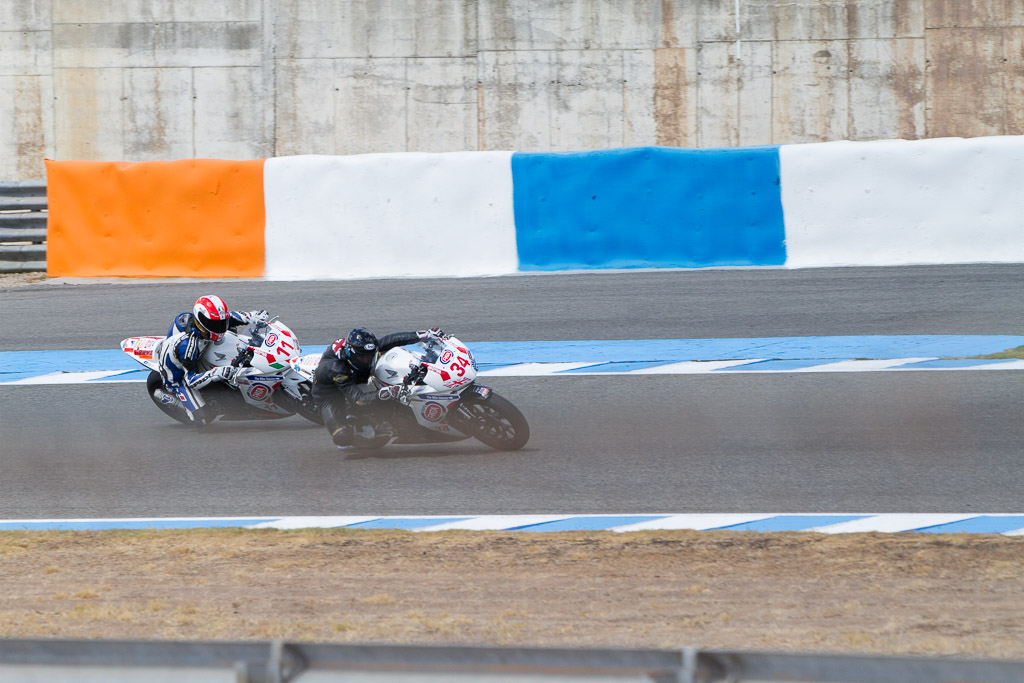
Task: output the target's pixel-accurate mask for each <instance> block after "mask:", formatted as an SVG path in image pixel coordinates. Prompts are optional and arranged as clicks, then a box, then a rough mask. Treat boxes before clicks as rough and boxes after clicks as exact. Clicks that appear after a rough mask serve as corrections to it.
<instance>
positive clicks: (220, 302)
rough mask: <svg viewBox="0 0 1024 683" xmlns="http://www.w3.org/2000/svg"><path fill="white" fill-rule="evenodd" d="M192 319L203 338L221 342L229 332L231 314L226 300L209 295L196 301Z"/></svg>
mask: <svg viewBox="0 0 1024 683" xmlns="http://www.w3.org/2000/svg"><path fill="white" fill-rule="evenodd" d="M192 317H193V319H194V320H195V323H196V329H198V330H199V334H200V335H201V336H203V337H205V338H207V339H212V340H213V341H220V339H221V337H223V336H224V333H225V332H227V331H228V322H230V320H231V312H230V311H229V310H228V306H227V304H225V303H224V299H221V298H220V297H219V296H213V295H212V294H209V295H206V296H201V297H199V298H198V299H196V305H195V306H193V307H192Z"/></svg>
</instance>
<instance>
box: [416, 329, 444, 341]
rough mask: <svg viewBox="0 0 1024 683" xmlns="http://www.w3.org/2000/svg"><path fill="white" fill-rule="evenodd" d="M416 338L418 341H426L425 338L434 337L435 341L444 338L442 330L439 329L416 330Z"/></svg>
mask: <svg viewBox="0 0 1024 683" xmlns="http://www.w3.org/2000/svg"><path fill="white" fill-rule="evenodd" d="M416 336H417V337H419V338H420V339H426V338H427V337H434V338H436V339H443V338H444V330H442V329H441V328H440V327H431V328H430V329H429V330H416Z"/></svg>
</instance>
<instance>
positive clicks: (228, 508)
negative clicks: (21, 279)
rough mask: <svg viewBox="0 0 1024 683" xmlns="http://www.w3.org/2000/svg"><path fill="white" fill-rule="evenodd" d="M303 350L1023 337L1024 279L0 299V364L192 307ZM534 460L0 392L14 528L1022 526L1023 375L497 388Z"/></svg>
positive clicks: (63, 287)
mask: <svg viewBox="0 0 1024 683" xmlns="http://www.w3.org/2000/svg"><path fill="white" fill-rule="evenodd" d="M207 292H212V293H217V294H220V295H221V296H223V297H224V298H225V299H226V300H227V302H228V304H229V305H230V306H232V307H233V308H240V309H248V308H267V309H269V310H270V311H271V312H272V313H274V314H278V315H280V316H281V317H282V319H283V320H285V322H287V323H288V324H289V325H290V326H291V327H292V328H293V329H294V330H295V331H296V332H297V333H298V335H299V337H300V339H301V340H302V341H303V342H305V343H308V344H325V343H329V342H330V341H332V340H333V339H335V338H336V337H338V336H340V335H341V334H342V333H344V332H345V331H347V330H348V329H349V328H351V327H353V326H355V325H365V326H368V327H370V328H371V329H373V330H375V331H377V332H378V333H380V334H383V333H386V332H389V331H395V330H402V329H415V328H418V327H425V326H430V325H432V324H439V325H441V326H442V327H444V328H445V329H446V330H448V331H452V332H456V333H457V334H459V336H460V337H461V338H463V339H464V340H466V341H468V342H470V343H472V342H473V341H503V340H543V339H551V340H564V339H644V338H712V337H767V336H812V335H813V336H817V335H862V334H1022V333H1024V316H1022V315H1021V310H1022V308H1024V265H1004V266H994V265H981V266H931V267H910V268H870V269H868V268H862V269H821V270H799V271H786V270H772V269H765V270H704V271H671V272H664V271H663V272H635V273H590V274H558V275H522V276H514V277H502V278H491V279H482V280H441V279H438V280H390V281H388V280H376V281H359V282H345V281H338V282H255V281H254V282H217V283H194V282H179V281H174V282H171V281H161V282H151V283H147V282H141V283H140V282H137V281H136V282H131V283H124V284H107V283H96V284H77V283H75V284H60V283H52V282H50V283H45V284H40V285H35V286H28V287H18V288H11V289H0V320H2V321H3V322H2V323H0V351H10V350H36V349H97V348H116V347H117V345H118V342H119V341H120V340H121V339H122V338H124V337H127V336H132V335H138V334H162V333H163V332H165V331H166V329H167V326H168V324H169V323H170V320H171V318H172V317H173V315H174V314H176V313H177V312H179V311H181V310H184V309H185V308H187V307H188V306H189V305H190V304H191V302H192V301H193V300H194V299H195V298H196V296H198V295H199V294H202V293H207ZM485 383H486V384H488V385H489V386H492V387H494V388H495V389H496V390H498V391H499V392H501V393H502V394H503V395H505V396H506V397H507V398H509V399H511V400H512V401H513V402H514V403H516V404H517V405H518V406H519V407H520V408H521V409H522V411H523V412H524V413H525V415H526V416H527V418H528V419H529V421H530V424H531V428H532V430H533V437H532V439H531V441H530V443H529V445H528V446H527V448H526V449H525V450H523V451H520V452H517V453H499V452H495V451H491V450H489V449H487V448H486V447H483V446H482V445H478V444H476V443H475V442H462V443H459V444H455V445H451V446H444V447H413V446H408V447H395V448H391V449H387V450H385V451H382V452H378V453H372V454H367V453H362V452H350V451H345V452H343V451H338V450H336V449H334V448H333V446H332V445H331V444H330V441H329V439H328V437H327V434H326V432H325V431H324V430H323V429H322V428H318V427H315V426H313V425H308V424H307V423H305V422H304V421H303V420H302V419H301V418H298V417H295V418H289V419H288V420H284V421H281V422H275V423H248V424H233V425H221V426H215V427H214V428H211V429H210V430H208V431H207V432H205V433H198V432H196V431H195V430H193V429H191V428H188V427H185V426H182V425H177V424H176V423H173V422H171V421H170V420H169V419H168V418H166V417H164V416H163V415H161V414H160V413H158V412H157V411H156V409H155V408H154V407H153V406H152V405H151V404H150V402H149V400H148V399H147V398H146V397H145V393H144V389H143V387H142V385H140V384H98V385H86V386H69V385H58V386H4V387H0V518H5V519H35V518H83V517H141V516H238V515H337V514H360V515H361V514H368V515H369V514H389V515H390V514H512V513H684V512H851V513H856V512H864V513H882V512H963V513H970V512H978V513H981V512H1019V511H1020V509H1021V496H1020V491H1022V490H1024V477H1022V474H1021V472H1022V468H1021V467H1020V461H1021V458H1022V449H1021V443H1024V420H1021V419H1020V397H1021V394H1022V387H1024V375H1022V374H1018V372H1017V371H1006V372H992V373H988V372H957V371H952V372H904V373H888V372H876V373H847V374H839V373H815V374H779V375H751V374H733V375H723V376H709V375H699V376H680V375H670V376H623V377H604V376H600V377H594V376H589V377H588V376H577V377H540V378H511V377H509V378H490V379H487V380H485Z"/></svg>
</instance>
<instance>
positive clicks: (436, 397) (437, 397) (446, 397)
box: [420, 394, 459, 401]
mask: <svg viewBox="0 0 1024 683" xmlns="http://www.w3.org/2000/svg"><path fill="white" fill-rule="evenodd" d="M458 397H459V395H458V394H423V395H421V396H420V398H422V399H423V400H424V401H452V400H454V399H457V398H458Z"/></svg>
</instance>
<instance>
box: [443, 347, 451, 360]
mask: <svg viewBox="0 0 1024 683" xmlns="http://www.w3.org/2000/svg"><path fill="white" fill-rule="evenodd" d="M451 359H452V352H451V351H449V350H448V349H445V350H444V353H442V354H441V362H442V363H447V362H448V361H450V360H451Z"/></svg>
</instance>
